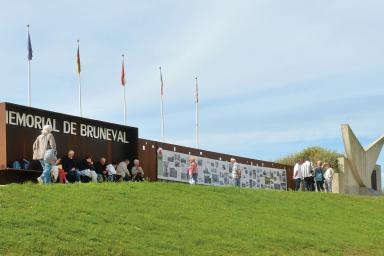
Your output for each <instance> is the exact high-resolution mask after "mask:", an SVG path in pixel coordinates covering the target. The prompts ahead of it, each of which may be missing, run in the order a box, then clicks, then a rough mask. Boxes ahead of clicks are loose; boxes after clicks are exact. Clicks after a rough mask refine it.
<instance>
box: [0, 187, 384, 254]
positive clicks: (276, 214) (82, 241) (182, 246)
mask: <svg viewBox="0 0 384 256" xmlns="http://www.w3.org/2000/svg"><path fill="white" fill-rule="evenodd" d="M383 217H384V197H360V196H343V195H334V194H332V195H330V194H315V193H295V192H279V191H264V190H250V189H242V190H236V189H234V188H223V187H207V186H188V185H185V184H176V183H129V184H127V183H121V184H73V185H50V186H39V185H31V184H27V185H10V186H7V187H0V255H41V254H44V255H384V248H383V238H384V220H383Z"/></svg>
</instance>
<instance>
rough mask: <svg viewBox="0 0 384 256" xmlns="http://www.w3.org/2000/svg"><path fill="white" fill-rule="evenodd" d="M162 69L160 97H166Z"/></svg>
mask: <svg viewBox="0 0 384 256" xmlns="http://www.w3.org/2000/svg"><path fill="white" fill-rule="evenodd" d="M159 69H160V95H161V96H163V95H164V84H163V74H162V73H161V67H160V68H159Z"/></svg>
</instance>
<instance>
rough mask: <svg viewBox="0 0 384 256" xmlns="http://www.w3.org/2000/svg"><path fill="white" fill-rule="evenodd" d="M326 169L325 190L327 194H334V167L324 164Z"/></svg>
mask: <svg viewBox="0 0 384 256" xmlns="http://www.w3.org/2000/svg"><path fill="white" fill-rule="evenodd" d="M324 169H326V171H325V173H324V180H325V189H326V191H327V192H330V193H332V181H333V175H334V174H335V172H334V171H333V169H332V166H331V165H330V164H328V163H325V164H324Z"/></svg>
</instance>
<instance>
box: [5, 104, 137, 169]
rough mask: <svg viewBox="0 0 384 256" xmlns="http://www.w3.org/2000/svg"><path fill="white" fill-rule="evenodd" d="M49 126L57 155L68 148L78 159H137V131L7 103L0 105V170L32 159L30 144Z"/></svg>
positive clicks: (132, 128) (126, 127)
mask: <svg viewBox="0 0 384 256" xmlns="http://www.w3.org/2000/svg"><path fill="white" fill-rule="evenodd" d="M47 124H49V125H52V128H53V131H52V133H53V135H54V137H55V140H56V144H57V150H58V156H63V155H65V154H66V152H67V151H68V150H69V149H73V150H75V152H76V156H77V157H78V158H82V157H84V156H85V155H86V154H90V155H92V156H93V158H94V161H97V160H98V158H100V157H102V156H104V157H106V158H107V160H108V161H110V162H112V161H120V160H122V159H124V158H129V159H134V158H137V146H138V145H137V143H138V129H137V128H135V127H129V126H124V125H117V124H112V123H107V122H102V121H96V120H92V119H87V118H81V117H76V116H71V115H66V114H59V113H55V112H51V111H45V110H41V109H36V108H30V107H24V106H20V105H16V104H11V103H1V104H0V138H1V144H0V147H1V153H0V154H1V156H0V168H6V167H7V166H9V165H10V164H11V163H12V162H13V161H15V160H19V159H22V158H25V159H27V160H28V161H31V160H32V153H33V151H32V145H33V142H34V141H35V139H36V137H37V136H38V135H39V134H40V133H41V130H42V128H43V126H44V125H47Z"/></svg>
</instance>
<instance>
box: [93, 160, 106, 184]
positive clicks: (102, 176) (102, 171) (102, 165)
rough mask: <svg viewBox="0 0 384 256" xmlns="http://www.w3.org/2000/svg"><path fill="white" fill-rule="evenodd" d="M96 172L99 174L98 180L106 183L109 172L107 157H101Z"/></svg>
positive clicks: (96, 165)
mask: <svg viewBox="0 0 384 256" xmlns="http://www.w3.org/2000/svg"><path fill="white" fill-rule="evenodd" d="M95 172H96V173H97V179H98V180H99V181H105V180H106V179H107V176H108V171H107V160H106V159H105V157H101V158H100V160H99V161H98V162H97V163H96V164H95Z"/></svg>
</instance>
